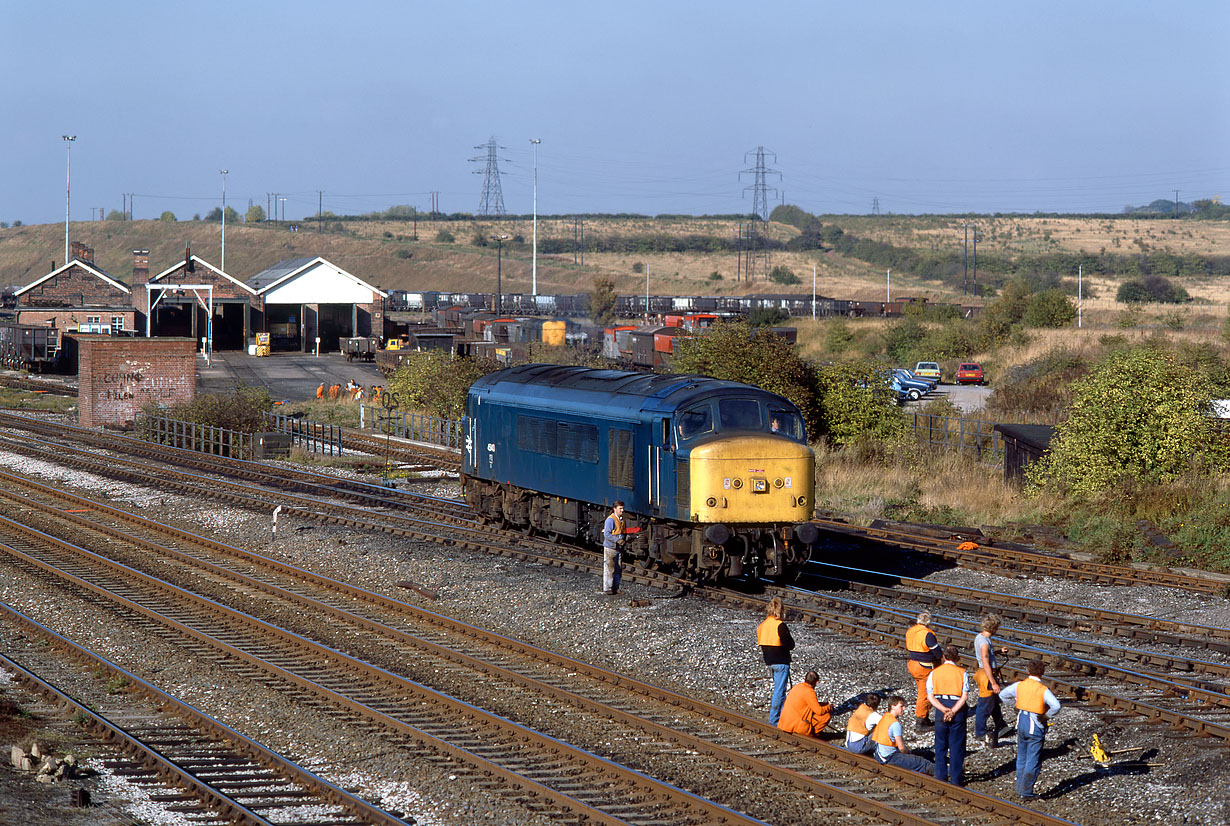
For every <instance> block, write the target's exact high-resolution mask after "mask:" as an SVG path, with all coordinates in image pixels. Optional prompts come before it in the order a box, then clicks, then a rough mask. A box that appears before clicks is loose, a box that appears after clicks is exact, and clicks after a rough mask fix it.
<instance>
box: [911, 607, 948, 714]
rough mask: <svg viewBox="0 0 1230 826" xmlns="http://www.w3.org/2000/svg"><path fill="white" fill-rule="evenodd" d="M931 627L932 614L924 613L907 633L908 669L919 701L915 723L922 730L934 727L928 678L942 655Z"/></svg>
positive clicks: (915, 712)
mask: <svg viewBox="0 0 1230 826" xmlns="http://www.w3.org/2000/svg"><path fill="white" fill-rule="evenodd" d="M930 625H931V612H930V611H923V612H922V613H921V614H919V615H918V622H916V623H914V625H911V626H910V629H909V630H908V631H906V632H905V649H906V651H908V652H909V653H910V659H909V662H907V663H906V667H907V668H908V669H909V671H910V676H911V677H913V678H914V685H915V687H916V688H917V690H918V696H917V699H916V700H915V701H914V717H915V720H914V723H915V725H917V726H918V727H919V728H920V729H922V728H930V727H931V726H932V725H933V724H932V722H931V718H930V717H928V716H927V713H928V712H929V711H930V710H931V704H930V703H928V702H927V677H928V676H929V675H930V674H931V669H932V668H934V667H935V665H936V663H937V662H938V661H939V657H938V656H937V655H938V654H939V653H940V642H939V640H937V639H936V638H935V634H933V633H932V632H931V628H930V627H929V626H930Z"/></svg>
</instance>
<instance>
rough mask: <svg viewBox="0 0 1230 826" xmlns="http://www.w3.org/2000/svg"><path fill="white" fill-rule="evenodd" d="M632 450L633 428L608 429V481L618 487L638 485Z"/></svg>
mask: <svg viewBox="0 0 1230 826" xmlns="http://www.w3.org/2000/svg"><path fill="white" fill-rule="evenodd" d="M632 450H633V446H632V431H631V430H620V429H618V428H614V427H612V428H611V429H610V430H609V431H607V462H608V465H607V481H608V482H610V483H611V484H612V485H614V486H615V487H617V488H626V489H627V490H632V489H633V488H634V487H636V473H635V472H634V469H633V459H634V456H633V452H632Z"/></svg>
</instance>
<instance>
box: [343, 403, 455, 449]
mask: <svg viewBox="0 0 1230 826" xmlns="http://www.w3.org/2000/svg"><path fill="white" fill-rule="evenodd" d="M359 429H360V430H370V431H371V432H373V433H379V434H381V435H385V434H388V435H391V436H397V437H398V438H399V439H410V440H411V441H415V442H427V443H428V444H433V445H440V446H442V447H451V448H453V449H455V450H460V449H461V442H462V435H461V434H462V430H461V421H460V420H458V419H440V418H437V417H435V416H424V415H423V414H421V413H403V412H401V411H397V410H385V409H384V408H382V407H379V406H377V405H369V404H364V405H360V406H359Z"/></svg>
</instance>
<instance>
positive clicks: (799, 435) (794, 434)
mask: <svg viewBox="0 0 1230 826" xmlns="http://www.w3.org/2000/svg"><path fill="white" fill-rule="evenodd" d="M769 431H770V432H772V433H776V434H777V435H779V436H788V437H789V438H791V439H794V440H795V441H798V442H803V441H806V435H805V433H804V430H803V419H802V417H800V416H799V414H798V413H795V412H794V411H793V410H787V409H786V408H783V407H779V406H777V405H772V404H770V405H769Z"/></svg>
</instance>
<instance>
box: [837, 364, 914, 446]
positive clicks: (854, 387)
mask: <svg viewBox="0 0 1230 826" xmlns="http://www.w3.org/2000/svg"><path fill="white" fill-rule="evenodd" d="M887 378H888V377H887V375H886V374H885V370H884V368H883V367H881V366H880V365H877V364H872V363H871V362H865V361H849V362H840V363H834V364H826V365H824V366H822V367H820V368H819V373H818V375H817V390H818V402H819V408H820V416H821V418H822V421H823V424H824V432H825V434H826V435H827V436H828V439H829V441H831V442H832V443H833V444H835V445H844V444H848V443H850V442H857V441H859V440H862V439H867V438H871V439H893V438H895V437H898V436H900V435H901V434H902V433H903V432H904V431H905V417H904V416H902V415H901V410H900V409H899V408H898V407H897V398H896V395H897V394H896V391H895V390H893V389H892V388H891V387H889V386H888V381H887Z"/></svg>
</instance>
